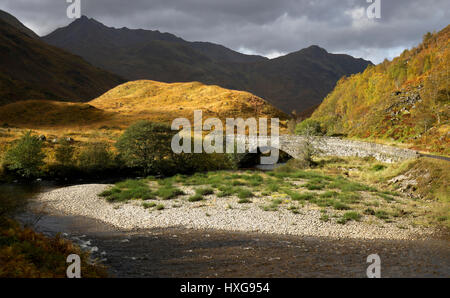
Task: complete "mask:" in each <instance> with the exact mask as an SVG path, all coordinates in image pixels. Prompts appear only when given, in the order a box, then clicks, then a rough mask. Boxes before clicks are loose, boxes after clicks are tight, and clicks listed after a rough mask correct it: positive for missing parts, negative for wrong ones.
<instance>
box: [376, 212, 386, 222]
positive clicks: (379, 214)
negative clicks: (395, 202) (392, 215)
mask: <svg viewBox="0 0 450 298" xmlns="http://www.w3.org/2000/svg"><path fill="white" fill-rule="evenodd" d="M375 216H376V217H377V218H379V219H383V220H385V219H389V214H388V213H387V212H386V211H383V210H378V211H376V212H375Z"/></svg>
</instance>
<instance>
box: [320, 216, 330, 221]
mask: <svg viewBox="0 0 450 298" xmlns="http://www.w3.org/2000/svg"><path fill="white" fill-rule="evenodd" d="M319 219H320V220H321V221H323V222H328V221H329V220H330V216H329V215H328V214H322V216H320V218H319Z"/></svg>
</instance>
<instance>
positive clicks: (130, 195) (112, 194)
mask: <svg viewBox="0 0 450 298" xmlns="http://www.w3.org/2000/svg"><path fill="white" fill-rule="evenodd" d="M99 196H101V197H104V198H106V200H107V201H108V202H111V203H113V202H126V201H129V200H153V199H155V194H154V193H153V192H152V191H151V190H150V188H149V186H148V185H147V184H146V183H145V182H143V181H141V180H125V181H123V182H119V183H117V184H116V185H115V186H113V187H112V188H110V189H107V190H105V191H103V192H102V193H100V194H99Z"/></svg>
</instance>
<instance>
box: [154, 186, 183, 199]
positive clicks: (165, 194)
mask: <svg viewBox="0 0 450 298" xmlns="http://www.w3.org/2000/svg"><path fill="white" fill-rule="evenodd" d="M156 195H157V196H158V197H160V198H161V199H163V200H171V199H174V198H176V197H178V196H181V195H184V192H183V191H182V190H180V189H178V188H175V187H171V186H163V187H161V188H160V189H158V191H157V192H156Z"/></svg>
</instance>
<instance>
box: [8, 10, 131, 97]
mask: <svg viewBox="0 0 450 298" xmlns="http://www.w3.org/2000/svg"><path fill="white" fill-rule="evenodd" d="M2 16H3V17H0V53H1V54H0V68H1V70H2V71H1V73H0V105H3V104H7V103H11V102H15V101H18V100H27V99H49V100H65V101H89V100H91V99H93V98H95V97H97V96H98V95H100V94H102V93H104V92H105V91H108V90H109V89H111V88H113V87H115V86H117V85H118V84H120V83H122V82H123V80H122V79H121V78H120V77H118V76H117V75H114V74H110V73H108V72H106V71H103V70H101V69H98V68H96V67H94V66H92V65H91V64H89V63H87V62H86V61H84V60H83V59H82V58H81V57H79V56H75V55H73V54H70V53H68V52H66V51H63V50H61V49H59V48H56V47H53V46H50V45H48V44H46V43H44V42H43V41H41V40H40V39H39V38H38V37H35V36H34V35H33V34H34V33H33V34H32V33H30V32H32V31H31V30H29V29H28V28H26V27H25V26H24V25H22V24H21V23H20V22H19V21H17V20H16V19H15V18H14V17H12V16H10V17H9V18H8V19H9V21H7V22H6V21H4V19H5V16H7V14H6V13H4V12H2ZM14 20H15V21H14Z"/></svg>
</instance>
